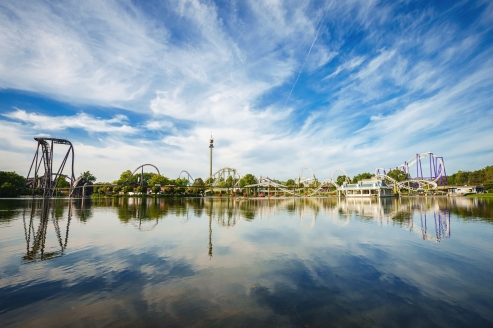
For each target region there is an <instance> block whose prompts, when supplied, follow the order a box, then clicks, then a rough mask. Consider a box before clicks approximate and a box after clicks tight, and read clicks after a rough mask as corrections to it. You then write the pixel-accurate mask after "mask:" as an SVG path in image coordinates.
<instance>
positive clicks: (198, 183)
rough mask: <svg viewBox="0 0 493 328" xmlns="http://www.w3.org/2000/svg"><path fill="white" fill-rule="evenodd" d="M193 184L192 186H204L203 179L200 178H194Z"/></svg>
mask: <svg viewBox="0 0 493 328" xmlns="http://www.w3.org/2000/svg"><path fill="white" fill-rule="evenodd" d="M193 186H194V187H203V186H205V183H204V180H202V178H197V179H195V180H194V182H193Z"/></svg>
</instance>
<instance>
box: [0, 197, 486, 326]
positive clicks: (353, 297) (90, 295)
mask: <svg viewBox="0 0 493 328" xmlns="http://www.w3.org/2000/svg"><path fill="white" fill-rule="evenodd" d="M2 206H4V205H2V203H1V202H0V247H2V253H0V269H1V270H0V294H1V295H2V297H1V298H0V322H2V325H6V326H9V325H12V326H29V325H30V326H36V325H37V326H68V325H73V323H75V322H77V323H82V325H87V326H98V325H110V326H125V325H130V326H137V325H138V326H156V325H166V326H176V327H182V326H187V325H189V326H193V325H195V326H241V325H249V326H256V327H257V326H266V327H272V326H283V327H289V326H292V327H299V326H311V327H314V326H330V325H333V326H403V325H404V326H405V325H412V326H467V325H474V326H488V325H490V326H491V323H493V314H491V311H490V309H491V307H492V306H493V298H492V297H491V293H490V291H491V290H492V288H493V278H492V277H493V266H492V265H491V263H493V254H492V252H491V247H490V246H491V238H492V236H493V226H492V225H490V224H489V223H491V222H492V221H491V218H489V217H487V215H488V213H490V209H489V208H488V206H489V207H491V206H493V204H491V203H483V202H481V201H479V202H478V201H474V200H470V199H447V198H445V197H442V198H440V197H435V198H425V197H421V198H404V197H403V198H400V199H383V200H364V199H354V200H351V199H337V198H305V199H293V198H271V199H244V200H236V199H232V198H229V199H228V198H222V199H203V198H197V199H153V198H143V199H138V198H135V199H128V198H126V199H125V198H120V199H101V200H92V201H88V200H85V201H84V202H82V201H80V200H79V201H73V200H56V201H55V200H49V201H45V202H43V201H41V200H35V201H31V200H30V201H23V202H20V201H19V202H17V203H16V205H15V206H10V207H6V206H4V207H2ZM478 207H479V208H481V207H483V208H482V209H478ZM4 208H5V209H6V210H5V211H3V212H2V210H3V209H4ZM6 213H9V214H6ZM469 214H470V215H469ZM482 215H484V216H482ZM485 216H486V217H485ZM462 222H463V223H464V224H462ZM485 223H486V224H485ZM452 224H453V225H454V238H453V239H448V240H447V241H446V242H443V241H444V239H445V238H450V237H451V225H452ZM69 233H70V241H69ZM15 236H18V239H15ZM428 241H435V242H438V241H442V242H441V243H440V244H438V243H435V242H428ZM26 245H27V250H26ZM21 258H22V259H23V261H19V259H21ZM48 259H49V261H44V260H48ZM46 309H50V310H49V311H46ZM26 313H28V314H29V315H28V316H26Z"/></svg>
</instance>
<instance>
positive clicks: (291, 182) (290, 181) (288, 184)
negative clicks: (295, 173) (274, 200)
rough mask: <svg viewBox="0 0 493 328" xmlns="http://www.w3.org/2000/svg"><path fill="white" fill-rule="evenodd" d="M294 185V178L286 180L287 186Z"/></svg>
mask: <svg viewBox="0 0 493 328" xmlns="http://www.w3.org/2000/svg"><path fill="white" fill-rule="evenodd" d="M294 185H296V182H295V181H294V180H293V179H289V180H288V181H286V186H288V187H291V186H294Z"/></svg>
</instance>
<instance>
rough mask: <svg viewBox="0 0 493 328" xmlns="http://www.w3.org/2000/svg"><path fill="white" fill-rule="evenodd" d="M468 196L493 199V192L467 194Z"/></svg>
mask: <svg viewBox="0 0 493 328" xmlns="http://www.w3.org/2000/svg"><path fill="white" fill-rule="evenodd" d="M466 197H468V198H491V199H493V193H487V194H473V195H467V196H466Z"/></svg>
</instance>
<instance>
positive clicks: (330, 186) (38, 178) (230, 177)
mask: <svg viewBox="0 0 493 328" xmlns="http://www.w3.org/2000/svg"><path fill="white" fill-rule="evenodd" d="M34 140H36V141H37V142H38V146H37V148H36V152H35V154H34V158H33V161H32V163H31V166H30V168H29V172H28V174H27V178H26V187H27V188H32V190H33V194H34V190H35V189H41V190H43V197H52V196H53V195H54V194H55V193H56V191H57V190H58V189H69V192H68V195H69V197H85V196H86V195H87V192H86V191H87V190H86V188H92V185H91V184H89V182H88V181H86V180H85V179H84V178H83V177H82V176H81V177H79V178H77V179H76V178H75V175H74V148H73V146H72V143H71V142H70V141H68V140H65V139H56V138H44V137H36V138H34ZM57 144H59V145H67V146H68V150H67V151H66V153H65V156H64V157H63V159H62V162H61V164H60V166H59V167H58V169H56V170H54V166H53V156H54V145H57ZM70 155H71V160H72V163H71V172H70V174H69V175H64V174H63V170H64V168H65V165H66V163H67V161H68V160H69V158H70ZM146 166H147V167H152V168H154V169H155V170H156V172H157V174H159V175H161V173H160V171H159V169H158V168H157V166H155V165H153V164H142V165H140V166H138V167H137V168H136V169H135V170H134V171H133V172H132V173H131V174H130V176H129V177H127V179H126V180H125V181H124V182H123V183H122V184H123V185H125V184H127V183H128V182H129V181H130V179H131V178H132V177H133V176H134V175H135V174H136V173H137V172H138V171H139V169H140V170H141V172H140V174H141V178H140V184H141V185H142V186H143V180H144V179H143V178H144V167H146ZM33 169H34V170H33ZM42 169H44V172H43V171H42ZM395 171H397V172H399V173H400V175H401V177H402V176H404V177H405V179H396V178H395V174H393V175H392V176H390V175H389V173H390V172H395ZM31 172H33V176H32V177H31ZM414 172H415V173H416V174H415V175H414V176H413V174H411V173H414ZM424 172H425V174H424ZM428 172H429V176H427V175H426V174H428ZM306 173H308V176H305V175H304V174H306ZM137 174H138V173H137ZM340 175H342V176H343V177H344V179H343V180H344V181H342V183H341V181H339V183H338V180H339V179H337V177H338V176H340ZM182 176H183V178H182ZM60 177H64V178H65V177H68V178H69V180H70V187H69V188H58V187H57V182H58V180H59V178H60ZM375 177H376V178H378V179H380V180H382V181H385V183H386V185H387V186H391V187H393V189H394V192H396V193H397V192H400V191H401V190H407V191H408V192H418V193H419V192H430V191H436V190H437V188H438V186H439V185H442V186H443V185H446V184H447V174H446V171H445V163H444V160H443V157H439V156H436V155H434V154H433V153H432V152H427V153H421V154H416V155H415V156H413V157H412V158H411V159H409V160H408V161H405V162H404V163H403V164H401V165H399V166H397V167H396V168H395V169H384V168H381V167H379V168H376V169H375ZM179 178H180V179H186V180H187V183H186V185H187V186H195V183H196V181H195V180H194V179H193V177H192V176H191V175H190V174H189V173H188V172H187V171H185V170H183V171H181V172H180V174H179ZM241 179H242V176H241V175H240V173H239V172H238V170H236V169H234V168H231V167H223V168H221V169H219V170H218V171H216V172H215V173H214V174H212V175H211V176H209V177H208V178H207V179H206V180H205V181H204V184H203V185H202V187H204V188H210V189H211V190H212V189H213V188H218V189H225V188H227V189H233V190H235V189H236V190H238V189H249V190H251V189H252V188H253V189H255V190H258V191H261V192H266V191H268V192H270V190H271V188H273V189H274V191H275V193H276V194H278V193H283V194H285V195H292V196H307V197H310V196H314V195H320V194H327V193H329V192H339V191H342V190H343V189H344V187H345V186H346V185H348V184H349V183H350V182H351V181H350V179H349V175H348V174H347V172H346V171H345V170H343V169H341V168H339V169H336V170H335V171H334V172H333V173H332V176H331V178H328V179H325V180H322V181H319V180H318V179H317V178H316V176H315V173H314V172H313V170H312V169H311V168H309V167H305V168H303V169H302V170H301V172H300V173H299V175H298V177H297V178H295V179H292V181H294V183H292V184H290V185H284V184H282V183H280V182H279V181H277V180H275V179H272V178H269V177H267V176H266V177H263V176H260V178H258V179H256V183H254V184H249V185H246V186H243V187H242V188H240V180H241ZM290 180H291V179H290ZM398 180H400V181H398ZM338 194H340V193H338Z"/></svg>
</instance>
